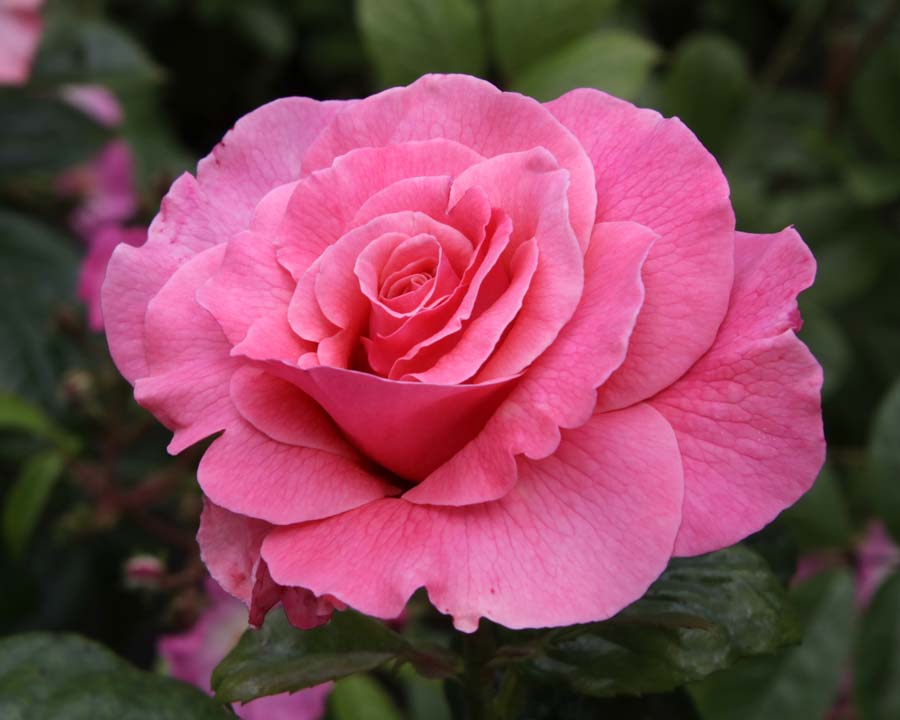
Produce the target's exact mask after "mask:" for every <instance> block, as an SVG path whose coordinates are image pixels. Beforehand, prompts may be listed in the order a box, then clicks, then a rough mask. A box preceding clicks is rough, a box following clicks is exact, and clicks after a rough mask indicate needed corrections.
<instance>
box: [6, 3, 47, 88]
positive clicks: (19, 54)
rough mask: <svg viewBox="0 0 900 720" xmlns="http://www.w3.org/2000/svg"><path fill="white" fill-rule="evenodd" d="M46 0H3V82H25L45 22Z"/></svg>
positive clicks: (8, 83) (22, 83) (18, 83)
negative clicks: (43, 18)
mask: <svg viewBox="0 0 900 720" xmlns="http://www.w3.org/2000/svg"><path fill="white" fill-rule="evenodd" d="M43 4H44V0H0V85H24V84H25V83H26V82H27V81H28V76H29V75H30V74H31V63H32V61H33V60H34V56H35V53H36V52H37V48H38V42H39V41H40V38H41V30H42V27H43V23H42V21H41V15H40V12H39V11H40V8H41V6H42V5H43Z"/></svg>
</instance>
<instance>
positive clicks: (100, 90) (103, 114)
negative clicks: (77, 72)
mask: <svg viewBox="0 0 900 720" xmlns="http://www.w3.org/2000/svg"><path fill="white" fill-rule="evenodd" d="M0 2H2V0H0ZM62 97H63V99H64V100H65V101H66V102H68V103H69V105H72V106H73V107H76V108H78V109H79V110H81V112H83V113H84V114H85V115H87V116H89V117H91V118H93V119H94V120H96V121H97V122H98V123H100V124H101V125H103V126H104V127H109V128H114V127H117V126H119V125H121V124H122V106H121V105H119V101H118V100H117V99H116V96H115V95H113V94H112V93H111V92H110V91H109V90H107V89H106V88H105V87H103V86H102V85H67V86H66V87H64V88H63V89H62Z"/></svg>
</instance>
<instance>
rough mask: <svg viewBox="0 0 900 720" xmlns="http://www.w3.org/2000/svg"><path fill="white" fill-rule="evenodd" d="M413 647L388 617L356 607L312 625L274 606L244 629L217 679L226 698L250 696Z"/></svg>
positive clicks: (347, 671)
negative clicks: (301, 625)
mask: <svg viewBox="0 0 900 720" xmlns="http://www.w3.org/2000/svg"><path fill="white" fill-rule="evenodd" d="M413 653H414V651H413V649H412V647H411V646H410V645H409V644H408V643H407V642H406V640H404V639H403V638H402V637H401V636H400V635H398V634H397V633H395V632H394V631H393V630H390V629H389V628H388V627H387V626H386V625H384V623H381V622H379V621H377V620H374V619H372V618H369V617H366V616H365V615H360V614H358V613H355V612H352V611H346V612H341V613H336V614H335V616H334V618H333V619H332V620H331V622H329V623H328V624H327V625H323V626H322V627H318V628H315V629H313V630H306V631H303V630H298V629H296V628H295V627H293V626H292V625H290V623H288V621H287V618H286V617H285V616H284V613H282V612H272V613H269V616H268V617H267V618H266V622H265V624H264V625H263V627H262V628H261V629H259V630H248V631H247V632H246V633H244V636H243V637H242V638H241V640H240V642H239V643H238V644H237V646H236V647H235V648H234V649H233V650H232V651H231V652H230V653H229V654H228V656H227V657H226V658H225V659H224V660H223V661H222V662H221V663H220V664H219V666H218V667H217V668H216V669H215V671H214V672H213V676H212V685H213V689H214V690H215V691H216V697H217V698H219V699H220V700H222V701H223V702H234V701H236V700H239V701H242V702H247V701H249V700H253V699H254V698H258V697H262V696H264V695H275V694H277V693H282V692H293V691H295V690H300V689H302V688H305V687H312V686H313V685H318V684H319V683H323V682H326V681H327V680H335V679H337V678H341V677H346V676H347V675H352V674H353V673H358V672H366V671H368V670H373V669H375V668H377V667H379V666H380V665H383V664H384V663H386V662H388V661H389V660H394V659H398V658H409V657H410V656H411V655H412V654H413Z"/></svg>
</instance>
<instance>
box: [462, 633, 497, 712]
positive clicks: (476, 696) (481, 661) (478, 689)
mask: <svg viewBox="0 0 900 720" xmlns="http://www.w3.org/2000/svg"><path fill="white" fill-rule="evenodd" d="M495 650H496V643H495V640H494V629H493V628H492V627H491V626H490V623H488V622H486V621H484V622H482V623H481V625H480V626H479V627H478V630H476V631H475V632H474V633H472V634H471V635H466V636H465V637H464V638H463V660H464V662H465V670H464V672H463V689H464V695H465V701H466V713H467V714H466V717H467V719H468V720H495V714H494V708H493V702H492V699H493V698H492V695H493V688H492V685H493V683H492V679H493V671H492V670H491V669H490V668H489V667H488V663H489V662H490V661H491V659H492V658H493V657H494V652H495Z"/></svg>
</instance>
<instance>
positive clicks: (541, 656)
mask: <svg viewBox="0 0 900 720" xmlns="http://www.w3.org/2000/svg"><path fill="white" fill-rule="evenodd" d="M791 637H792V622H791V619H790V618H789V617H787V616H786V615H785V613H784V593H783V591H782V589H781V586H780V585H779V583H778V581H777V580H776V578H775V577H774V576H773V575H772V573H771V571H770V570H769V569H768V567H767V566H766V564H765V563H764V562H763V560H762V559H761V558H760V557H759V556H757V555H756V554H755V553H753V552H751V551H750V550H747V549H746V548H742V547H734V548H730V549H728V550H723V551H720V552H717V553H711V554H709V555H704V556H700V557H696V558H690V559H676V560H673V561H672V563H671V564H670V566H669V568H668V569H667V570H666V572H665V573H663V575H662V577H661V578H660V579H659V580H658V581H657V582H656V583H654V584H653V586H652V587H651V588H650V590H649V591H648V592H647V594H646V595H645V596H644V597H643V598H642V599H641V600H639V601H638V602H636V603H634V604H633V605H631V606H630V607H628V608H626V609H625V610H624V611H622V612H621V613H620V614H619V615H617V616H615V617H614V618H612V619H611V620H609V621H606V622H600V623H591V624H588V625H580V626H573V627H572V628H567V629H564V630H560V631H551V632H550V633H547V634H539V635H538V636H537V638H536V639H535V640H534V641H532V643H531V647H530V648H528V647H526V648H521V647H506V648H502V649H501V651H500V652H501V655H503V654H505V655H508V656H515V654H516V653H521V654H526V655H527V654H528V653H530V654H531V657H530V658H528V659H527V662H528V665H527V668H526V669H527V671H529V672H530V673H531V674H532V675H534V676H536V677H537V678H540V679H542V680H545V681H547V682H550V683H565V684H566V685H568V686H569V687H571V688H572V689H573V690H575V691H577V692H580V693H584V694H586V695H594V696H601V697H604V696H612V695H622V694H626V695H635V694H643V693H648V692H662V691H665V690H669V689H671V688H674V687H678V686H679V685H682V684H684V683H685V682H688V681H690V680H696V679H698V678H702V677H705V676H706V675H708V674H710V673H712V672H715V671H716V670H720V669H721V668H724V667H727V666H728V665H730V664H732V663H733V662H734V661H735V660H736V659H738V658H740V657H742V656H744V655H753V654H757V653H765V652H771V651H773V650H775V649H776V648H778V647H780V646H781V645H782V644H784V643H785V642H787V641H789V640H790V639H791Z"/></svg>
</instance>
